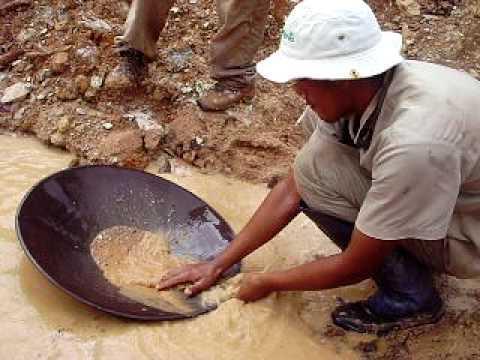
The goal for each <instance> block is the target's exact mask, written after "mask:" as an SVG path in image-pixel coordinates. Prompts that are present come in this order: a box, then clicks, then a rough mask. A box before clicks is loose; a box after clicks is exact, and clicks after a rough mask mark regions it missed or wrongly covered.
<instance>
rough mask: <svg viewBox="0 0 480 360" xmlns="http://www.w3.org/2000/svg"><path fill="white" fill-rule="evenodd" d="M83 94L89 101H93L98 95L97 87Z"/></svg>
mask: <svg viewBox="0 0 480 360" xmlns="http://www.w3.org/2000/svg"><path fill="white" fill-rule="evenodd" d="M83 96H84V97H85V99H87V100H88V101H92V100H93V99H95V97H96V96H97V91H96V90H95V89H88V90H87V91H86V92H85V94H84V95H83Z"/></svg>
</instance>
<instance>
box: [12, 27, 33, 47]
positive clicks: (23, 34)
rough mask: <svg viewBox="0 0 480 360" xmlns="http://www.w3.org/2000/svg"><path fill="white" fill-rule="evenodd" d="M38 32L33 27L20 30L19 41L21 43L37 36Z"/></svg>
mask: <svg viewBox="0 0 480 360" xmlns="http://www.w3.org/2000/svg"><path fill="white" fill-rule="evenodd" d="M36 33H37V31H36V30H35V29H32V28H28V29H23V30H22V31H20V32H19V33H18V35H17V41H18V42H19V43H21V44H23V43H26V42H27V41H29V40H30V39H32V38H33V37H34V36H35V34H36Z"/></svg>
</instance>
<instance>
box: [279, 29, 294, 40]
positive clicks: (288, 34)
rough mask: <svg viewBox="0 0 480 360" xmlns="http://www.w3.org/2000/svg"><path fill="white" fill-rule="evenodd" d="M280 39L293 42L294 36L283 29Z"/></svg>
mask: <svg viewBox="0 0 480 360" xmlns="http://www.w3.org/2000/svg"><path fill="white" fill-rule="evenodd" d="M282 38H284V39H285V40H287V41H290V42H295V35H294V34H293V32H292V31H288V30H287V29H283V31H282Z"/></svg>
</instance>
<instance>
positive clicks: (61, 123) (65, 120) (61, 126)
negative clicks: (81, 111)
mask: <svg viewBox="0 0 480 360" xmlns="http://www.w3.org/2000/svg"><path fill="white" fill-rule="evenodd" d="M70 123H71V120H70V117H68V116H63V117H62V118H61V119H60V120H58V122H57V131H58V132H59V133H61V134H63V133H65V132H66V131H67V130H68V129H70Z"/></svg>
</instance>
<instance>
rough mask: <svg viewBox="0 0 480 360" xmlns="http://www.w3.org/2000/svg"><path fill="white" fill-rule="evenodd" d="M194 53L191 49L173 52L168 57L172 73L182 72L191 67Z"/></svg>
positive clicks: (169, 68) (168, 66)
mask: <svg viewBox="0 0 480 360" xmlns="http://www.w3.org/2000/svg"><path fill="white" fill-rule="evenodd" d="M192 55H193V51H192V49H191V48H185V49H181V50H171V51H170V52H169V54H168V56H167V68H168V70H169V71H171V72H180V71H182V70H185V69H186V68H188V67H189V62H190V59H191V58H192Z"/></svg>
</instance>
